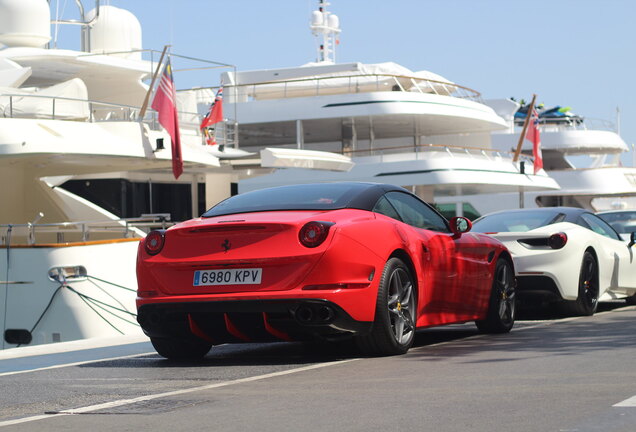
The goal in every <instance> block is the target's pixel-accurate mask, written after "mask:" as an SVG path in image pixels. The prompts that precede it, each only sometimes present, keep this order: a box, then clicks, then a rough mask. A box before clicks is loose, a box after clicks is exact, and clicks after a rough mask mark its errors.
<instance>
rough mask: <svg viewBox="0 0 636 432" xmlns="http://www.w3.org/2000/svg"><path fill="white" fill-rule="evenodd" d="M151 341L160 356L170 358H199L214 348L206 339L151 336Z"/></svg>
mask: <svg viewBox="0 0 636 432" xmlns="http://www.w3.org/2000/svg"><path fill="white" fill-rule="evenodd" d="M150 342H152V346H153V347H155V350H156V351H157V352H158V353H159V355H160V356H162V357H165V358H167V359H170V360H198V359H200V358H203V357H204V356H205V355H206V354H207V353H208V351H210V348H212V344H210V343H208V342H205V341H195V340H183V339H175V338H154V337H151V338H150Z"/></svg>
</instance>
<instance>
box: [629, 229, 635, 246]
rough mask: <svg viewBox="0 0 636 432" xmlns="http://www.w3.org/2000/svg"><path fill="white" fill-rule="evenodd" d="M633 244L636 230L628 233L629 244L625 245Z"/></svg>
mask: <svg viewBox="0 0 636 432" xmlns="http://www.w3.org/2000/svg"><path fill="white" fill-rule="evenodd" d="M634 244H636V231H632V232H631V233H630V234H629V244H628V245H627V247H632V246H634Z"/></svg>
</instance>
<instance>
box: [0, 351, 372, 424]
mask: <svg viewBox="0 0 636 432" xmlns="http://www.w3.org/2000/svg"><path fill="white" fill-rule="evenodd" d="M356 360H360V359H359V358H354V359H347V360H339V361H334V362H329V363H320V364H315V365H311V366H303V367H300V368H296V369H289V370H286V371H280V372H272V373H268V374H264V375H256V376H253V377H247V378H239V379H236V380H232V381H222V382H219V383H214V384H208V385H204V386H199V387H192V388H189V389H182V390H174V391H169V392H164V393H156V394H150V395H146V396H140V397H136V398H132V399H121V400H117V401H112V402H105V403H102V404H97V405H90V406H86V407H82V408H75V409H69V410H62V411H58V412H55V413H52V414H44V415H37V416H32V417H24V418H20V419H15V420H7V421H2V422H0V427H4V426H11V425H16V424H20V423H28V422H32V421H37V420H44V419H50V418H55V417H57V416H60V415H74V414H86V413H90V412H94V411H98V410H102V409H107V408H115V407H120V406H123V405H131V404H134V403H137V402H145V401H149V400H154V399H159V398H164V397H170V396H177V395H182V394H187V393H194V392H198V391H202V390H210V389H215V388H219V387H227V386H231V385H235V384H243V383H248V382H253V381H260V380H264V379H268V378H274V377H279V376H284V375H291V374H294V373H298V372H305V371H309V370H313V369H320V368H324V367H329V366H337V365H340V364H344V363H350V362H353V361H356Z"/></svg>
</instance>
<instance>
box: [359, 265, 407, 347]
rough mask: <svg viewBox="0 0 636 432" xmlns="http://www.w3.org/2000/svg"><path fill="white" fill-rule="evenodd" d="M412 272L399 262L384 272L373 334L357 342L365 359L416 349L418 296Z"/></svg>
mask: <svg viewBox="0 0 636 432" xmlns="http://www.w3.org/2000/svg"><path fill="white" fill-rule="evenodd" d="M416 290H417V288H416V286H415V284H414V282H413V276H412V275H411V272H410V270H409V268H408V267H407V266H406V265H405V264H404V262H403V261H402V260H400V259H399V258H391V259H389V260H388V261H387V263H386V265H385V266H384V271H383V272H382V277H381V279H380V285H379V287H378V297H377V301H376V308H375V320H374V321H373V326H372V328H371V331H370V332H369V333H367V334H363V335H359V336H358V337H357V338H356V341H357V343H358V347H359V348H360V350H361V351H362V353H363V354H365V355H397V354H404V353H406V352H407V351H408V350H409V348H411V346H412V345H413V339H414V338H415V323H416V320H417V293H416Z"/></svg>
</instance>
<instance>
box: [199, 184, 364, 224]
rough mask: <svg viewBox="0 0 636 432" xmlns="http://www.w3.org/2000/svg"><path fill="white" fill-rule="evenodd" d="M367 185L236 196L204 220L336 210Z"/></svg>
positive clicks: (302, 187) (314, 186)
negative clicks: (239, 215) (218, 217)
mask: <svg viewBox="0 0 636 432" xmlns="http://www.w3.org/2000/svg"><path fill="white" fill-rule="evenodd" d="M366 188H368V186H366V185H363V184H356V183H325V184H308V185H292V186H281V187H276V188H270V189H261V190H256V191H252V192H246V193H243V194H239V195H235V196H233V197H230V198H228V199H226V200H225V201H221V202H220V203H218V204H217V205H215V206H214V207H212V208H211V209H210V210H208V211H207V212H205V213H204V214H203V217H213V216H222V215H228V214H236V213H249V212H262V211H278V210H335V209H341V208H346V207H347V205H348V204H349V202H350V201H351V200H352V199H353V198H354V197H356V196H357V195H358V194H359V193H360V192H361V191H362V190H363V189H366Z"/></svg>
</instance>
